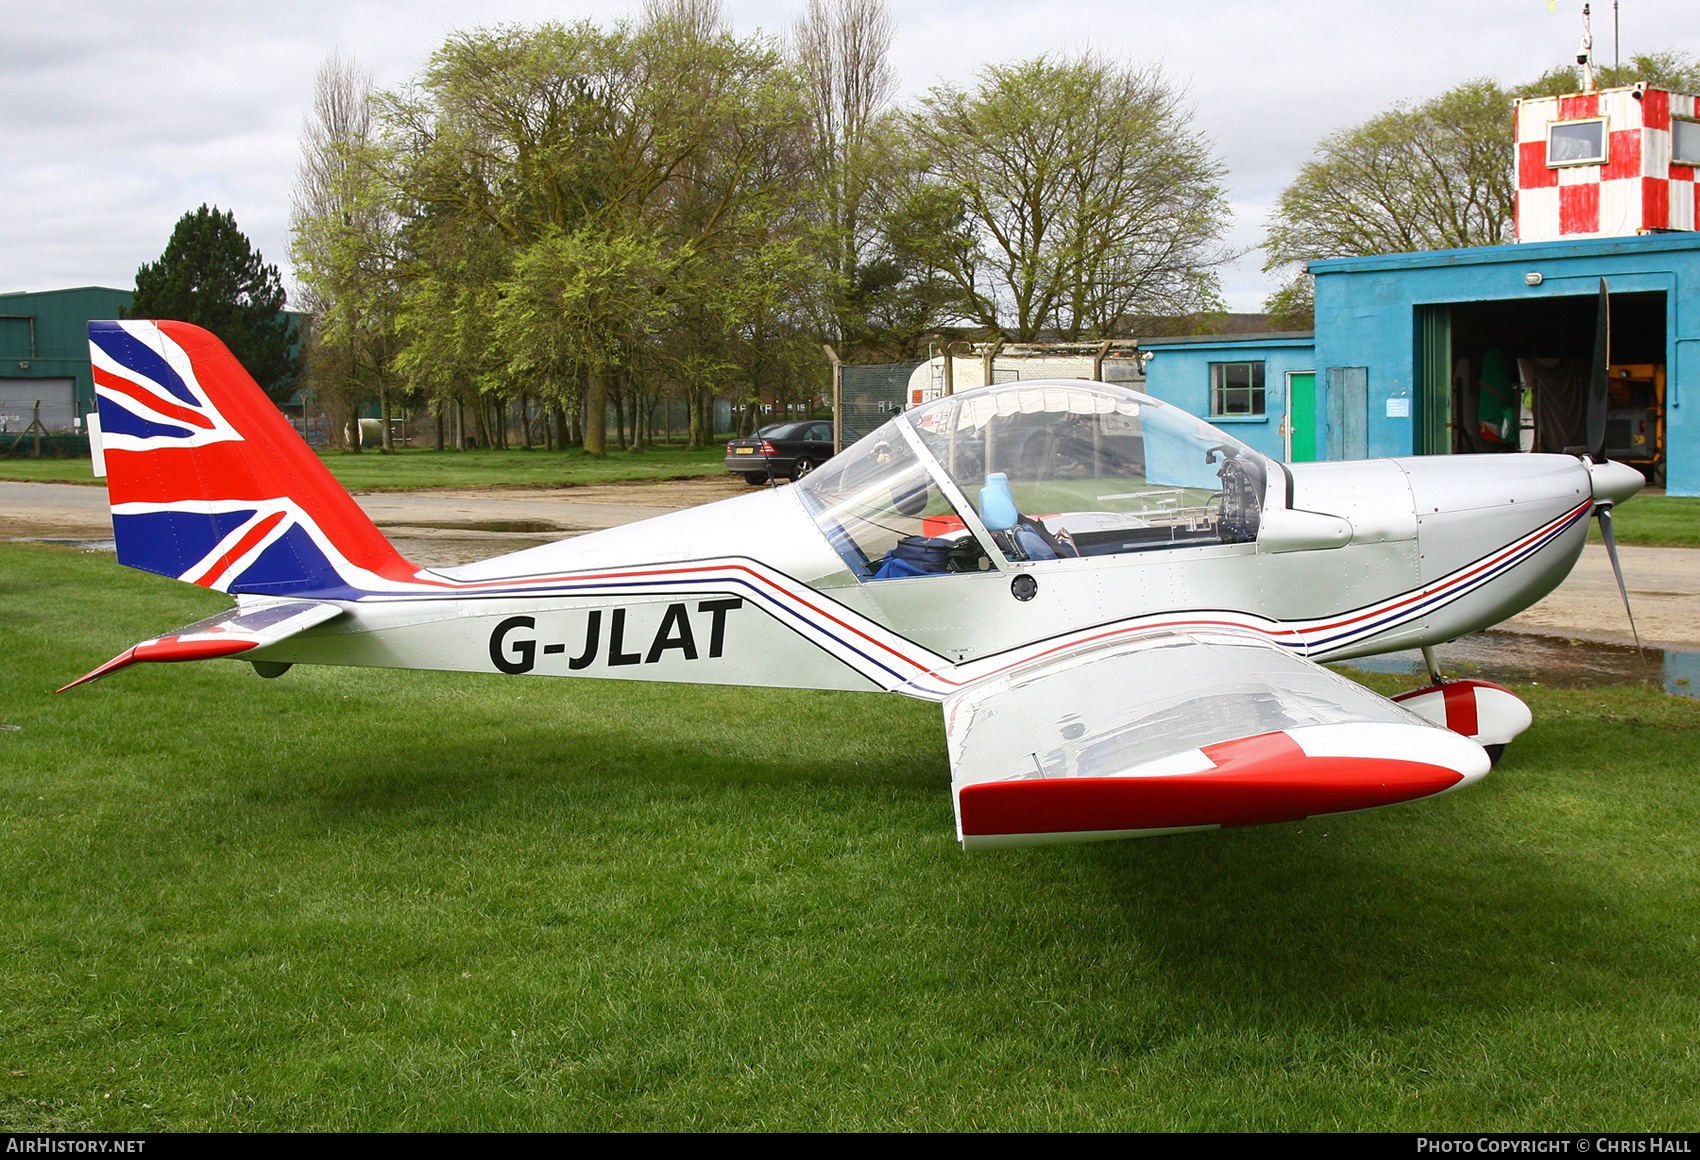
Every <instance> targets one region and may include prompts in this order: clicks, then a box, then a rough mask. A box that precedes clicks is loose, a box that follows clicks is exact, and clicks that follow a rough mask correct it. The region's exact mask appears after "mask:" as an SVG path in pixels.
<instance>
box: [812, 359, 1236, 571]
mask: <svg viewBox="0 0 1700 1160" xmlns="http://www.w3.org/2000/svg"><path fill="white" fill-rule="evenodd" d="M1268 474H1269V465H1268V463H1267V461H1266V460H1264V458H1263V457H1262V456H1261V455H1259V454H1258V453H1257V452H1255V451H1253V450H1252V449H1251V448H1249V447H1247V446H1246V445H1245V444H1243V443H1241V442H1240V441H1239V440H1237V439H1235V438H1233V437H1232V436H1230V435H1228V434H1226V433H1224V432H1222V431H1219V430H1217V429H1216V428H1214V427H1212V426H1210V425H1209V424H1208V423H1205V422H1203V421H1201V420H1199V419H1197V418H1194V417H1193V416H1192V415H1189V414H1187V413H1186V412H1185V411H1182V410H1181V409H1180V408H1178V407H1173V406H1170V405H1169V404H1167V403H1163V402H1160V401H1158V400H1156V399H1153V398H1150V397H1149V396H1146V395H1141V394H1138V393H1136V392H1133V391H1129V390H1126V389H1125V388H1121V387H1116V386H1110V385H1107V384H1103V383H1086V382H1083V381H1080V380H1066V381H1058V382H1030V383H1011V384H1005V385H1002V386H995V387H987V388H982V389H980V390H975V391H969V392H965V393H963V394H960V395H951V396H947V397H945V398H943V399H939V400H937V401H935V402H932V403H929V404H927V405H925V406H922V407H919V408H916V409H915V410H913V411H910V412H908V413H906V414H903V415H900V416H897V417H895V418H893V419H892V420H891V421H890V422H888V423H886V424H885V425H884V426H882V427H881V428H880V429H879V430H877V431H875V432H874V433H873V434H872V435H869V436H868V437H866V438H865V439H862V440H861V441H859V442H858V443H856V444H855V445H854V446H852V447H850V448H848V449H846V450H845V451H844V453H843V454H841V455H839V456H837V457H836V458H834V459H832V460H829V461H828V462H827V463H826V464H825V465H823V466H822V467H821V468H819V469H817V470H816V471H815V472H814V473H813V474H811V475H810V476H809V477H808V478H806V479H804V480H803V481H802V482H801V483H800V484H798V488H799V490H800V491H801V492H802V494H803V498H804V502H805V503H806V504H807V506H808V508H809V510H810V512H811V513H812V514H813V515H814V517H815V519H816V520H817V522H819V523H820V525H821V528H822V530H823V531H824V532H825V533H826V535H827V537H828V539H829V540H831V541H832V543H833V545H834V547H836V548H837V549H838V551H839V554H840V555H841V556H843V558H844V560H845V563H846V564H847V565H848V566H849V567H850V570H851V571H852V572H853V573H855V574H856V575H857V576H858V577H860V578H862V579H865V580H875V579H896V578H902V577H911V576H921V575H929V574H944V573H949V572H963V571H975V570H983V569H986V568H991V567H994V566H996V565H995V564H994V560H1002V561H1005V562H1011V563H1013V562H1019V561H1029V560H1031V561H1039V560H1057V559H1068V558H1072V557H1080V556H1101V555H1115V554H1120V553H1125V552H1140V551H1151V550H1164V549H1175V548H1185V547H1196V546H1203V545H1209V544H1223V543H1243V542H1247V541H1250V540H1253V539H1255V538H1256V536H1257V525H1258V519H1259V516H1260V514H1261V507H1262V499H1263V494H1264V489H1265V486H1266V483H1267V478H1268ZM965 507H966V508H969V509H971V510H970V512H969V514H968V517H967V518H965V517H964V512H963V511H962V510H961V509H963V508H965Z"/></svg>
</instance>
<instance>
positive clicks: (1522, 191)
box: [1516, 84, 1700, 242]
mask: <svg viewBox="0 0 1700 1160" xmlns="http://www.w3.org/2000/svg"><path fill="white" fill-rule="evenodd" d="M1697 104H1700V102H1697V101H1696V98H1695V97H1694V96H1692V95H1690V94H1687V93H1678V92H1672V91H1671V90H1669V89H1660V88H1655V87H1652V86H1650V85H1643V84H1637V85H1628V86H1624V87H1621V88H1612V89H1600V90H1598V91H1595V92H1586V93H1573V94H1571V95H1570V96H1566V97H1535V98H1531V99H1527V100H1521V101H1518V102H1517V105H1516V109H1517V158H1516V167H1517V240H1518V241H1519V242H1550V241H1553V240H1555V239H1557V238H1604V237H1621V236H1623V235H1625V234H1643V233H1649V232H1652V231H1654V230H1692V229H1694V228H1695V225H1696V217H1697V214H1696V207H1695V181H1694V172H1695V169H1696V168H1697V167H1700V115H1697V114H1700V108H1697Z"/></svg>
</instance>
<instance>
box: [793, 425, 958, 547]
mask: <svg viewBox="0 0 1700 1160" xmlns="http://www.w3.org/2000/svg"><path fill="white" fill-rule="evenodd" d="M797 490H798V491H799V492H800V493H801V495H802V497H803V502H804V504H805V505H807V507H808V509H809V512H810V514H812V515H813V516H814V518H815V521H816V522H817V523H819V524H820V527H821V530H822V531H823V532H825V533H826V536H827V539H828V540H830V541H831V542H832V546H833V547H834V548H835V549H837V551H838V554H839V555H840V556H842V557H843V558H844V563H845V564H846V566H848V567H849V569H850V571H851V572H853V573H855V574H856V576H858V577H859V578H861V579H863V580H896V579H906V578H909V577H914V576H926V575H936V574H942V573H946V572H966V571H974V570H977V569H979V568H982V567H986V566H989V561H987V560H985V559H984V553H983V552H982V551H981V549H980V545H979V541H977V540H975V539H974V538H973V536H971V535H970V534H969V533H968V530H967V527H966V525H964V524H963V522H962V519H961V517H960V516H958V515H957V513H956V509H955V508H954V507H952V506H951V503H950V501H949V500H948V499H946V498H945V496H944V493H943V492H941V491H940V490H939V488H938V485H937V484H936V483H934V482H933V477H932V475H931V474H930V473H929V472H928V470H927V467H926V464H924V463H923V462H922V461H921V458H920V457H919V456H917V455H916V454H915V452H914V450H913V449H912V448H911V447H910V445H909V442H908V440H906V439H905V438H904V437H903V432H901V431H899V430H898V429H897V421H896V420H893V421H892V422H890V423H887V424H885V426H883V427H881V428H880V429H879V430H877V431H875V432H874V433H873V434H872V435H869V436H867V437H866V438H864V439H861V440H859V441H858V442H857V443H856V444H855V445H854V446H852V447H848V448H846V449H845V450H844V452H843V454H841V455H837V456H834V457H833V458H832V459H829V460H827V461H826V462H825V463H823V464H822V465H821V466H820V467H818V468H816V469H815V470H814V471H813V472H812V473H810V474H809V475H807V476H805V477H804V478H803V480H802V481H801V482H800V483H798V484H797Z"/></svg>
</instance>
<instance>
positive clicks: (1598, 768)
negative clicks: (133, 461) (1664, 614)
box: [0, 544, 1700, 1132]
mask: <svg viewBox="0 0 1700 1160" xmlns="http://www.w3.org/2000/svg"><path fill="white" fill-rule="evenodd" d="M0 600H3V601H4V607H5V609H6V616H5V617H4V618H3V619H0V723H4V724H8V725H16V726H20V727H21V728H20V729H18V730H5V731H0V880H3V881H5V882H6V884H7V887H8V888H7V889H6V891H5V892H4V895H3V896H0V940H3V943H0V954H3V956H4V962H5V964H6V967H5V970H4V971H0V1056H3V1059H0V1128H3V1129H5V1130H10V1131H46V1130H70V1129H80V1130H96V1131H113V1132H118V1131H142V1130H166V1129H189V1130H194V1129H236V1130H240V1129H300V1130H307V1129H461V1130H482V1129H503V1128H506V1129H520V1128H534V1129H595V1128H696V1129H733V1128H745V1129H788V1128H822V1129H849V1128H874V1129H880V1128H914V1129H926V1128H960V1129H967V1128H983V1129H984V1128H994V1129H1070V1128H1101V1129H1108V1128H1170V1129H1196V1128H1224V1129H1228V1128H1236V1129H1249V1130H1268V1129H1278V1128H1286V1129H1303V1128H1346V1129H1366V1128H1385V1129H1398V1130H1412V1129H1419V1128H1437V1129H1438V1128H1450V1129H1461V1130H1462V1129H1467V1130H1472V1131H1474V1130H1554V1129H1594V1130H1606V1129H1607V1128H1610V1129H1621V1130H1646V1129H1664V1130H1693V1129H1694V1128H1695V1126H1696V1124H1697V1123H1700V1092H1697V1089H1696V1086H1695V1083H1694V1076H1695V1074H1696V1070H1697V1069H1700V935H1697V934H1696V932H1697V931H1700V856H1697V855H1700V839H1697V834H1700V704H1697V703H1695V702H1693V701H1689V700H1682V699H1676V698H1669V697H1666V696H1664V695H1662V694H1659V693H1656V692H1653V691H1651V690H1644V689H1635V688H1620V689H1613V690H1610V691H1604V692H1565V691H1556V690H1552V691H1549V690H1543V689H1531V690H1527V696H1528V698H1529V700H1530V701H1531V703H1532V704H1533V706H1534V709H1535V721H1536V724H1535V726H1534V728H1533V729H1532V730H1531V731H1530V732H1529V733H1528V734H1526V735H1525V736H1524V738H1523V739H1521V740H1520V741H1519V742H1518V743H1517V744H1515V745H1513V746H1512V747H1511V749H1510V750H1509V751H1508V753H1507V754H1506V757H1505V760H1504V761H1503V762H1502V764H1501V766H1500V768H1499V769H1498V770H1497V771H1496V772H1495V773H1494V774H1493V775H1491V776H1490V777H1489V778H1488V779H1487V781H1486V782H1484V783H1483V784H1482V785H1480V786H1477V787H1475V788H1472V789H1470V790H1467V791H1465V792H1462V793H1459V794H1454V795H1449V796H1447V797H1445V798H1442V799H1439V800H1437V801H1431V802H1428V803H1422V804H1417V805H1413V806H1408V807H1403V808H1396V809H1391V810H1381V811H1375V812H1371V813H1366V814H1360V815H1351V816H1344V817H1336V818H1329V819H1326V820H1323V821H1319V822H1305V823H1300V824H1294V825H1284V826H1268V827H1261V828H1256V829H1246V830H1236V831H1225V832H1220V833H1214V834H1198V835H1190V836H1184V837H1175V838H1166V839H1152V840H1147V841H1140V842H1117V843H1106V844H1101V845H1092V846H1073V847H1050V848H1043V849H1032V850H1017V851H1007V852H1002V853H986V854H976V855H965V854H963V853H962V852H961V851H960V850H959V849H958V848H957V847H956V845H955V843H954V841H953V840H952V827H951V810H950V801H949V796H948V793H947V789H946V783H947V769H946V759H945V747H944V739H943V733H942V729H941V726H940V721H939V711H938V709H937V707H936V706H932V705H927V704H923V703H919V702H915V701H909V700H904V699H902V698H898V697H879V696H858V695H853V694H830V693H811V692H774V691H756V690H741V689H713V688H694V687H668V686H659V685H643V684H635V683H634V684H629V685H624V684H619V683H614V682H599V681H582V682H568V681H559V680H527V679H519V678H501V677H496V676H487V677H480V676H472V675H464V674H436V673H391V672H372V671H356V670H336V669H303V668H297V669H295V670H293V671H292V672H290V673H289V674H288V675H287V676H285V677H283V678H281V679H278V680H272V681H262V680H259V679H258V678H256V677H255V676H254V675H253V674H252V672H251V670H250V669H249V668H248V666H246V665H243V664H239V663H235V662H215V663H207V664H193V665H148V666H142V667H140V668H138V669H134V670H130V671H127V672H123V673H119V674H116V675H114V676H113V677H110V678H108V679H106V680H104V681H102V682H99V683H97V684H95V685H92V686H88V687H85V688H82V689H78V690H76V691H74V692H73V693H68V694H65V695H63V696H56V695H54V694H53V693H52V692H51V690H52V688H53V687H54V686H55V685H58V684H61V683H63V682H64V681H65V680H67V679H69V678H70V677H72V676H75V675H77V674H80V673H82V672H84V671H85V670H87V669H88V668H90V667H92V666H93V665H94V664H96V663H98V662H99V661H103V660H105V659H106V658H108V657H109V656H111V655H113V654H114V653H116V652H117V651H119V650H120V649H121V648H123V647H126V646H128V645H129V644H131V643H133V642H135V641H137V640H140V639H142V638H144V637H147V636H151V635H154V634H157V633H159V632H161V631H164V630H166V629H168V628H171V627H174V626H176V625H178V624H181V623H183V622H185V621H188V620H192V619H194V618H196V617H198V616H202V615H206V614H207V613H209V612H211V611H213V610H215V609H217V608H219V607H222V606H223V605H224V604H225V603H226V601H225V599H224V598H223V597H220V596H218V595H216V594H212V593H207V592H204V591H202V590H200V589H196V588H192V587H189V586H186V585H182V584H177V583H173V582H171V581H168V580H163V579H160V578H158V577H153V576H148V575H144V574H140V573H135V572H130V571H127V570H125V569H122V568H119V567H118V566H117V565H116V564H114V563H113V562H112V558H111V557H110V556H104V555H90V554H81V553H77V552H74V551H71V550H67V549H58V548H51V547H44V546H36V545H27V546H26V545H4V544H0ZM1375 683H1376V685H1377V687H1378V688H1383V689H1384V690H1390V689H1392V688H1393V687H1395V686H1396V685H1397V683H1398V682H1397V681H1396V680H1395V679H1392V678H1387V679H1377V680H1376V682H1375Z"/></svg>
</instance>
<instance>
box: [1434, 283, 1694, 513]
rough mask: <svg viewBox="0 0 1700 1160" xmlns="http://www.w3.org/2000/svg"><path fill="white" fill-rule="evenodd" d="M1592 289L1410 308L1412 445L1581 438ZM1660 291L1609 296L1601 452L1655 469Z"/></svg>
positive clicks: (1660, 447) (1478, 445) (1547, 445)
mask: <svg viewBox="0 0 1700 1160" xmlns="http://www.w3.org/2000/svg"><path fill="white" fill-rule="evenodd" d="M1598 308H1599V297H1598V295H1595V294H1585V295H1575V296H1568V295H1567V296H1564V297H1557V298H1523V299H1512V300H1500V301H1488V302H1454V303H1447V304H1439V305H1434V306H1419V307H1417V318H1416V323H1417V328H1416V334H1417V351H1416V356H1417V366H1416V380H1417V382H1418V383H1419V384H1421V390H1420V400H1419V407H1418V408H1417V411H1418V413H1417V414H1416V415H1414V416H1413V418H1414V419H1415V420H1416V438H1415V444H1416V445H1415V448H1414V450H1415V451H1416V452H1417V453H1418V454H1421V455H1446V454H1452V455H1475V454H1499V453H1509V452H1517V451H1550V452H1559V453H1563V452H1565V451H1567V450H1572V449H1575V448H1579V447H1583V446H1585V445H1586V444H1587V441H1588V436H1587V415H1588V379H1589V376H1590V375H1591V374H1592V372H1593V361H1594V329H1595V319H1596V314H1597V311H1598ZM1665 349H1666V348H1665V294H1664V291H1662V290H1661V291H1652V292H1642V293H1633V294H1612V295H1611V350H1610V367H1611V388H1610V393H1609V401H1608V407H1609V410H1608V412H1607V420H1606V454H1607V455H1608V456H1610V457H1611V458H1612V459H1615V460H1618V461H1619V462H1622V463H1629V464H1631V465H1633V466H1635V467H1638V468H1640V469H1641V471H1642V473H1643V474H1645V475H1646V476H1647V478H1648V479H1649V480H1652V481H1653V482H1654V483H1656V484H1663V482H1664V466H1665V424H1664V403H1665Z"/></svg>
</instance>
